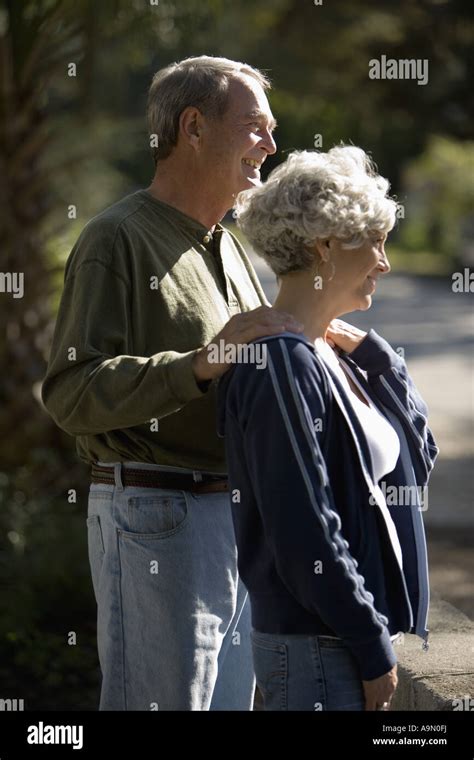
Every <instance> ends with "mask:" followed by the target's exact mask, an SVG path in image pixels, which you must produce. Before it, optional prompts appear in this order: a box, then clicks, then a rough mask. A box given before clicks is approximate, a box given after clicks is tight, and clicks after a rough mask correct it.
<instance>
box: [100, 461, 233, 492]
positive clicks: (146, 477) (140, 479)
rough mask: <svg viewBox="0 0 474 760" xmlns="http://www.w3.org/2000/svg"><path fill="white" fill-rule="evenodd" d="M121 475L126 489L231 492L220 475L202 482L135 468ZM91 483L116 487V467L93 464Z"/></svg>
mask: <svg viewBox="0 0 474 760" xmlns="http://www.w3.org/2000/svg"><path fill="white" fill-rule="evenodd" d="M120 475H121V481H122V485H123V487H124V488H127V487H135V488H169V489H171V490H177V491H192V492H193V493H222V492H224V491H228V490H229V483H228V481H227V479H226V478H222V477H220V476H219V475H202V480H199V481H196V480H194V478H193V476H192V475H191V474H189V475H187V474H182V475H181V474H179V473H174V472H159V471H157V470H142V469H138V468H133V467H122V468H121V473H120ZM91 481H92V483H104V484H105V485H112V486H113V485H115V475H114V466H113V465H110V467H105V466H103V465H98V464H93V465H92V471H91Z"/></svg>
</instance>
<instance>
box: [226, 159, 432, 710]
mask: <svg viewBox="0 0 474 760" xmlns="http://www.w3.org/2000/svg"><path fill="white" fill-rule="evenodd" d="M388 188H389V185H388V182H387V181H386V180H385V179H383V178H382V177H380V176H378V175H377V173H376V170H375V167H374V165H373V164H372V163H371V161H370V159H369V158H368V156H367V155H366V154H365V153H364V151H362V150H361V149H360V148H356V147H344V146H341V147H336V148H333V149H332V150H330V151H329V152H328V153H318V152H305V151H303V152H295V153H292V154H291V155H290V156H289V157H288V159H287V161H286V162H285V163H284V164H282V165H280V166H279V167H278V168H277V169H275V170H274V171H273V172H272V173H271V174H270V176H269V178H268V181H267V182H266V183H265V184H264V185H261V186H260V187H257V188H253V189H251V190H249V191H246V192H245V193H243V194H241V195H240V196H239V199H238V204H237V216H238V220H239V224H240V226H241V227H242V229H243V231H244V232H245V234H246V235H247V237H248V238H249V240H250V242H251V243H252V244H253V246H254V247H255V250H256V252H257V253H259V254H260V255H261V256H263V258H264V259H265V261H266V262H267V263H268V264H269V265H270V267H271V268H272V270H273V272H274V273H275V274H276V275H277V277H278V281H279V285H280V290H279V293H278V296H277V299H276V301H275V304H274V305H275V307H277V308H278V309H280V310H282V311H286V312H288V313H290V314H292V315H294V317H295V318H297V319H298V320H299V321H300V322H302V323H303V324H304V327H305V330H304V334H302V335H296V334H293V333H289V332H283V333H281V334H280V335H277V336H275V335H274V336H269V337H267V338H263V339H259V341H256V342H257V343H262V344H263V346H264V347H265V351H266V363H265V364H266V366H265V367H264V368H263V367H262V366H260V367H258V368H257V367H256V365H255V364H250V363H247V364H244V363H238V364H236V365H235V366H234V367H233V368H232V370H231V371H230V372H228V373H227V375H225V376H224V378H223V379H222V380H221V381H220V385H219V418H220V423H219V425H220V430H219V432H220V435H221V436H225V438H226V450H227V457H228V471H229V485H230V489H231V495H232V502H233V518H234V525H235V531H236V538H237V545H238V556H239V570H240V573H241V576H242V578H243V581H244V583H245V585H246V586H247V588H248V591H249V594H250V599H251V607H252V624H253V632H252V644H253V656H254V666H255V672H256V677H257V683H258V686H259V690H260V692H261V694H262V696H263V700H264V707H265V709H266V710H364V709H366V710H380V709H388V707H389V705H390V700H391V697H392V695H393V693H394V691H395V688H396V684H397V675H396V654H395V651H394V640H395V639H396V638H397V636H400V635H401V633H402V632H409V633H415V634H418V635H419V636H420V637H422V638H423V639H424V644H423V647H424V648H425V649H427V637H428V631H427V628H426V622H427V613H428V597H429V590H428V573H427V560H426V543H425V538H424V530H423V523H422V514H421V512H422V504H421V502H420V499H419V494H420V493H422V492H423V489H424V487H425V486H426V484H427V481H428V476H429V473H430V471H431V469H432V467H433V463H434V460H435V458H436V456H437V453H438V449H437V447H436V446H435V444H434V441H433V438H432V435H431V432H430V430H429V429H428V427H427V419H426V415H427V409H426V406H425V404H424V402H423V400H422V399H421V397H420V395H419V394H418V392H417V390H416V388H415V386H414V384H413V382H412V380H411V378H410V376H409V375H408V372H407V368H406V365H405V362H404V361H403V359H402V358H401V356H399V355H398V353H396V352H395V351H394V350H393V349H392V348H391V347H390V345H389V344H388V343H387V342H386V341H385V340H384V339H383V338H382V337H381V336H380V335H378V334H377V333H376V332H375V331H374V330H370V331H369V332H368V333H365V332H363V331H362V330H359V329H357V328H355V327H352V326H351V325H349V324H347V323H345V322H342V321H340V320H338V319H337V317H339V316H341V315H343V314H345V313H348V312H351V311H353V310H355V309H361V310H366V309H369V308H370V306H371V302H372V296H373V294H374V293H375V290H376V287H377V281H378V278H379V277H380V276H382V275H385V274H387V273H388V272H389V271H390V266H389V263H388V260H387V257H386V253H385V250H384V243H385V240H386V237H387V233H388V232H389V231H390V230H391V229H392V227H393V225H394V223H395V211H396V204H395V202H394V201H393V200H392V199H391V198H389V197H388V195H387V193H388ZM387 493H390V495H391V498H390V499H388V498H387V499H385V496H384V494H387ZM407 494H409V498H407Z"/></svg>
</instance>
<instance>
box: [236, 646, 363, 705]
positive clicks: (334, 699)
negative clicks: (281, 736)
mask: <svg viewBox="0 0 474 760" xmlns="http://www.w3.org/2000/svg"><path fill="white" fill-rule="evenodd" d="M251 639H252V649H253V658H254V667H255V674H256V676H257V685H258V688H259V691H260V692H261V694H262V699H263V706H264V710H301V711H317V712H319V711H326V710H365V699H364V691H363V686H362V680H361V677H360V673H359V671H358V668H357V663H356V660H355V659H354V657H353V655H352V654H351V652H350V650H349V649H348V648H347V647H346V646H344V644H343V642H342V641H341V639H336V638H332V637H330V636H312V635H296V634H291V635H283V634H275V633H259V632H258V631H252V632H251Z"/></svg>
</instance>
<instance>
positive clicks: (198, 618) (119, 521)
mask: <svg viewBox="0 0 474 760" xmlns="http://www.w3.org/2000/svg"><path fill="white" fill-rule="evenodd" d="M123 466H125V467H127V466H133V467H135V468H136V467H143V468H145V469H157V470H159V469H167V470H170V469H172V468H163V467H158V466H155V465H143V464H139V463H135V462H133V463H125V464H124V465H120V464H118V465H115V485H102V484H92V485H91V487H90V493H89V505H88V517H87V526H88V541H89V561H90V566H91V573H92V582H93V586H94V593H95V597H96V601H97V608H98V615H97V644H98V653H99V661H100V666H101V671H102V689H101V698H100V710H251V709H252V705H253V694H254V688H255V676H254V673H253V665H252V652H251V642H250V628H251V624H250V609H249V602H248V599H247V593H246V590H245V587H244V586H243V584H242V582H241V581H240V579H239V577H238V572H237V549H236V544H235V538H234V528H233V523H232V515H231V505H230V499H229V494H228V493H208V494H202V495H196V494H193V493H192V492H190V491H177V490H164V489H154V488H135V487H126V488H124V487H123V486H122V477H121V474H122V467H123ZM179 472H190V471H189V470H181V469H180V470H179Z"/></svg>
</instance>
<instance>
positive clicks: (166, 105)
mask: <svg viewBox="0 0 474 760" xmlns="http://www.w3.org/2000/svg"><path fill="white" fill-rule="evenodd" d="M243 76H249V77H253V78H254V79H256V81H257V82H258V83H259V84H260V85H261V86H262V87H263V89H264V90H268V89H270V86H271V85H270V80H269V79H268V77H267V76H266V75H265V74H263V73H262V72H261V71H259V70H258V69H254V68H253V67H252V66H249V65H248V64H246V63H240V62H239V61H231V60H229V59H228V58H214V57H213V56H207V55H201V56H197V57H195V58H185V59H184V60H183V61H180V62H179V63H172V64H170V65H169V66H166V67H165V68H164V69H160V71H158V72H157V73H156V74H155V76H154V77H153V80H152V83H151V86H150V90H149V93H148V108H147V116H148V129H149V133H150V135H156V137H157V142H158V146H157V147H153V148H152V154H153V159H154V161H155V164H156V163H157V161H161V160H163V159H164V158H167V157H168V156H169V155H170V153H171V151H172V150H173V148H174V146H175V145H176V143H177V142H178V131H179V117H180V116H181V114H182V112H183V111H184V109H185V108H187V107H188V106H194V107H195V108H199V110H200V111H201V112H202V113H203V114H204V115H205V116H209V117H211V118H220V117H222V116H223V115H224V113H225V111H226V109H227V104H228V103H227V101H228V91H229V84H230V82H231V81H232V80H234V79H242V77H243Z"/></svg>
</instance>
